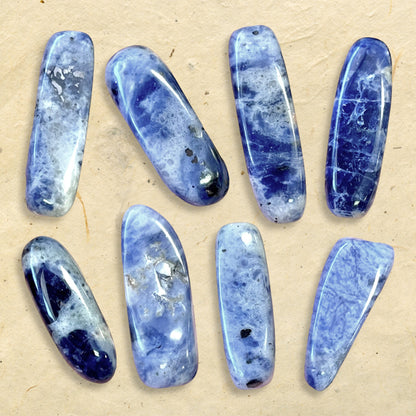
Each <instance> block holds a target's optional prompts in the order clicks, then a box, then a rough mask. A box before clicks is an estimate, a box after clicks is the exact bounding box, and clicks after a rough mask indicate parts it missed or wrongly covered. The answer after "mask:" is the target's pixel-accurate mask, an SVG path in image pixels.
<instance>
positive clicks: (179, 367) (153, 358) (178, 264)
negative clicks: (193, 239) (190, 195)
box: [122, 205, 198, 388]
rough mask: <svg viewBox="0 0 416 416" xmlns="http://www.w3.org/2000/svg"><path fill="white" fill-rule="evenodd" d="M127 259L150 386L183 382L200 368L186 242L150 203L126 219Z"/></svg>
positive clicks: (138, 342) (141, 367)
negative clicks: (184, 247)
mask: <svg viewBox="0 0 416 416" xmlns="http://www.w3.org/2000/svg"><path fill="white" fill-rule="evenodd" d="M122 258H123V270H124V282H125V293H126V304H127V314H128V319H129V327H130V335H131V343H132V350H133V357H134V362H135V365H136V368H137V372H138V374H139V376H140V378H141V380H142V381H143V382H144V383H145V384H146V385H148V386H149V387H154V388H162V387H171V386H178V385H182V384H185V383H188V382H189V381H191V380H192V379H193V377H194V376H195V374H196V371H197V367H198V354H197V345H196V337H195V332H194V319H193V311H192V299H191V288H190V283H189V276H188V268H187V264H186V259H185V255H184V252H183V248H182V245H181V243H180V241H179V238H178V236H177V235H176V233H175V231H174V229H173V228H172V226H171V225H170V224H169V223H168V222H167V221H166V219H165V218H163V217H162V216H161V215H160V214H159V213H157V212H156V211H154V210H152V209H151V208H149V207H146V206H143V205H136V206H132V207H130V208H129V209H128V210H127V212H126V213H125V215H124V217H123V224H122Z"/></svg>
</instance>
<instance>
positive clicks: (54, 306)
mask: <svg viewBox="0 0 416 416" xmlns="http://www.w3.org/2000/svg"><path fill="white" fill-rule="evenodd" d="M37 273H38V274H39V275H40V276H42V282H41V286H40V287H39V286H38V282H37V280H36V278H35V277H34V276H33V274H32V270H28V271H27V273H26V280H27V283H28V285H29V288H30V290H31V292H32V295H33V297H34V298H35V302H36V304H37V305H38V308H39V310H40V314H41V316H42V318H43V319H44V321H45V323H46V324H51V323H52V322H54V321H55V320H56V319H57V317H58V315H59V311H60V309H61V307H62V306H63V305H64V304H65V302H66V301H67V300H68V299H69V297H70V296H71V289H70V288H69V286H68V285H67V283H66V282H65V281H64V280H62V279H61V278H60V277H59V276H57V275H56V274H55V273H52V272H51V271H50V270H49V269H48V267H47V266H46V265H43V266H41V268H40V269H39V271H38V272H37ZM44 289H46V293H47V294H48V296H47V297H45V293H44Z"/></svg>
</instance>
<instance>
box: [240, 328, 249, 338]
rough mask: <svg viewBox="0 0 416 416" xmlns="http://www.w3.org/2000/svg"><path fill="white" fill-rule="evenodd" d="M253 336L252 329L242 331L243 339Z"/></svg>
mask: <svg viewBox="0 0 416 416" xmlns="http://www.w3.org/2000/svg"><path fill="white" fill-rule="evenodd" d="M250 334H251V329H250V328H244V329H242V330H241V331H240V336H241V338H247V337H248V336H249V335H250Z"/></svg>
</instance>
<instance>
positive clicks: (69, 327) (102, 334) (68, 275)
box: [22, 237, 116, 383]
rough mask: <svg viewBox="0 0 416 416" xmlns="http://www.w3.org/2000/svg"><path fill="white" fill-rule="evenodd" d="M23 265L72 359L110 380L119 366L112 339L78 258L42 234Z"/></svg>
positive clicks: (85, 372)
mask: <svg viewBox="0 0 416 416" xmlns="http://www.w3.org/2000/svg"><path fill="white" fill-rule="evenodd" d="M22 266H23V271H24V274H25V277H26V282H27V284H28V286H29V289H30V291H31V292H32V295H33V298H34V300H35V302H36V305H37V307H38V310H39V312H40V314H41V316H42V319H43V321H44V323H45V325H46V327H47V328H48V331H49V333H50V334H51V336H52V339H53V340H54V341H55V344H56V346H57V347H58V349H59V351H60V352H61V354H62V355H63V356H64V357H65V359H66V360H67V362H68V363H69V365H71V366H72V367H73V368H74V370H75V371H77V372H78V373H79V374H80V375H81V376H83V377H85V378H86V379H88V380H90V381H94V382H98V383H103V382H106V381H108V380H110V378H111V377H112V376H113V374H114V371H115V369H116V353H115V349H114V343H113V339H112V338H111V334H110V330H109V329H108V326H107V324H106V323H105V320H104V318H103V316H102V314H101V312H100V309H99V308H98V306H97V303H96V301H95V299H94V296H93V294H92V292H91V289H90V288H89V287H88V285H87V283H86V281H85V279H84V277H83V276H82V274H81V271H80V270H79V268H78V266H77V264H76V263H75V260H74V259H73V258H72V257H71V255H70V254H69V253H68V251H66V249H65V248H64V247H63V246H62V245H61V244H59V243H58V242H57V241H56V240H54V239H52V238H49V237H37V238H35V239H33V240H32V241H30V242H29V243H28V244H27V245H26V247H25V248H24V250H23V254H22ZM29 333H30V330H29Z"/></svg>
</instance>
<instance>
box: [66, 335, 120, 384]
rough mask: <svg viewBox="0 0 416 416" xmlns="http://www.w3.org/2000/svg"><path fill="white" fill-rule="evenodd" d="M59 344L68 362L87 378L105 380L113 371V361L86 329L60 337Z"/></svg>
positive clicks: (98, 380)
mask: <svg viewBox="0 0 416 416" xmlns="http://www.w3.org/2000/svg"><path fill="white" fill-rule="evenodd" d="M59 345H60V347H61V349H62V351H63V353H64V355H65V356H66V358H67V360H68V361H69V362H70V364H71V365H73V366H74V367H75V368H76V369H77V370H78V371H79V372H80V373H82V374H83V375H85V377H87V378H88V379H92V380H94V381H97V382H105V381H107V380H108V379H109V375H112V374H113V373H114V363H113V362H112V361H111V359H110V357H109V356H108V354H107V353H106V352H105V351H103V350H101V349H100V348H99V346H98V345H97V343H96V342H95V341H94V339H93V338H91V336H90V334H89V333H88V332H87V331H85V330H82V329H76V330H75V331H72V332H70V333H69V334H68V336H66V337H62V338H61V340H60V341H59Z"/></svg>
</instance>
